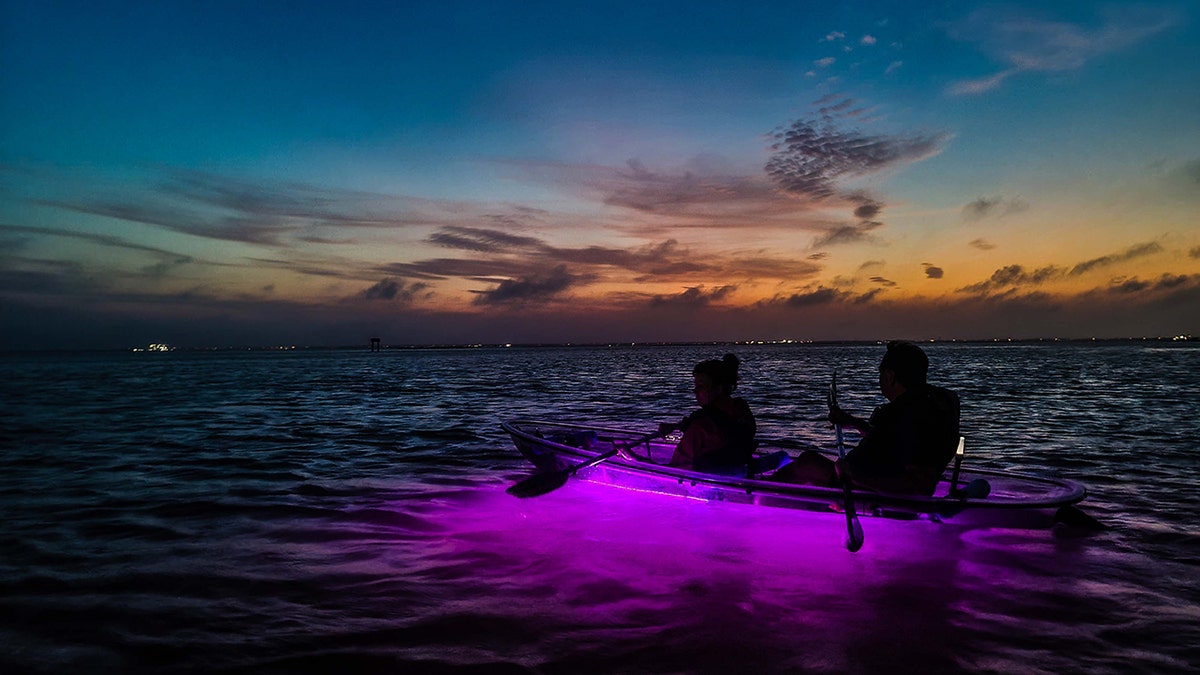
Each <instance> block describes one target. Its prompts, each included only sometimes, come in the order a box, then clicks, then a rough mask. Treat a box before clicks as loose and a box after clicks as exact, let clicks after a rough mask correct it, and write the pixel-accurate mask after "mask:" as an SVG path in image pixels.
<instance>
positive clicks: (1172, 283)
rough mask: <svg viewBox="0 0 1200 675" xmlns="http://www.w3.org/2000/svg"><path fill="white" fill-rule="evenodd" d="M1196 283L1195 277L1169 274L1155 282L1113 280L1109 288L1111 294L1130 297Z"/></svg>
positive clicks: (1131, 279)
mask: <svg viewBox="0 0 1200 675" xmlns="http://www.w3.org/2000/svg"><path fill="white" fill-rule="evenodd" d="M1195 281H1196V276H1195V275H1188V274H1171V273H1169V272H1168V273H1165V274H1163V275H1162V276H1161V277H1159V278H1158V279H1157V280H1154V281H1143V280H1141V279H1139V278H1137V277H1132V278H1128V279H1126V278H1118V279H1114V280H1113V283H1112V285H1111V286H1110V287H1109V292H1111V293H1115V294H1120V295H1130V294H1134V293H1142V292H1145V291H1164V290H1174V289H1177V288H1181V287H1187V286H1189V285H1192V284H1194V283H1195Z"/></svg>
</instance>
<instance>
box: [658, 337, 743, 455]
mask: <svg viewBox="0 0 1200 675" xmlns="http://www.w3.org/2000/svg"><path fill="white" fill-rule="evenodd" d="M740 365H741V362H740V361H739V360H738V358H737V357H736V356H734V355H733V354H726V355H725V357H724V358H723V359H720V360H717V359H710V360H707V361H701V362H700V363H697V364H696V367H695V368H693V369H692V377H693V380H694V382H695V389H694V390H693V391H694V393H695V394H696V403H699V404H700V409H699V410H697V411H696V412H694V413H692V414H691V415H688V416H687V417H685V418H683V419H682V420H681V421H679V422H675V423H670V422H665V423H663V424H661V425H659V433H660V434H662V435H666V434H669V433H671V432H672V431H675V430H682V431H683V438H682V439H681V440H680V441H679V445H678V446H677V447H676V448H675V453H674V454H673V455H672V456H671V461H670V462H669V463H668V464H669V465H670V466H674V467H679V468H684V469H692V470H693V471H703V472H705V473H716V474H722V475H730V476H743V475H745V474H746V464H747V462H749V461H750V457H751V455H752V454H753V453H754V448H755V440H754V434H755V432H756V431H757V424H756V423H755V421H754V413H752V412H751V411H750V404H748V403H746V399H743V398H734V396H733V392H734V390H735V389H737V383H738V367H739V366H740Z"/></svg>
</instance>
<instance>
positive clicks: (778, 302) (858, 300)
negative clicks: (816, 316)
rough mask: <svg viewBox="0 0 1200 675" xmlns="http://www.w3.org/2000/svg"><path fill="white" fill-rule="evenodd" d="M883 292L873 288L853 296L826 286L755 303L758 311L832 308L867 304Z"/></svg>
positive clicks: (880, 289)
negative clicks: (775, 308)
mask: <svg viewBox="0 0 1200 675" xmlns="http://www.w3.org/2000/svg"><path fill="white" fill-rule="evenodd" d="M883 292H884V289H883V288H873V289H871V290H869V291H867V292H866V293H859V294H855V293H853V292H851V291H843V290H838V289H836V288H830V287H828V286H818V287H816V288H814V289H811V290H804V291H799V292H796V293H793V294H791V295H783V296H777V297H774V298H771V299H769V300H762V301H760V302H758V303H755V307H757V308H759V309H769V308H773V307H785V308H789V309H812V308H820V307H832V306H836V305H840V304H841V305H862V304H866V303H869V302H871V301H873V300H875V299H876V298H878V297H879V295H880V294H881V293H883Z"/></svg>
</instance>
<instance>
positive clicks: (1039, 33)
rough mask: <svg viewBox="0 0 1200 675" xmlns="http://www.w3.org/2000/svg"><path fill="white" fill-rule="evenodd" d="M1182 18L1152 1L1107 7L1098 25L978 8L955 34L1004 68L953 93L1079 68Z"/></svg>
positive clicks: (959, 84) (965, 83)
mask: <svg viewBox="0 0 1200 675" xmlns="http://www.w3.org/2000/svg"><path fill="white" fill-rule="evenodd" d="M1177 22H1178V17H1177V13H1176V12H1175V11H1173V10H1171V9H1167V8H1162V7H1154V6H1147V5H1108V6H1105V7H1103V8H1102V9H1101V20H1100V24H1099V25H1098V26H1096V27H1088V26H1084V25H1080V24H1073V23H1067V22H1062V21H1050V20H1046V19H1041V18H1035V17H1033V16H1029V15H1027V14H1024V13H1021V11H1020V10H1013V9H1001V8H995V7H986V8H982V9H978V10H976V11H975V12H973V13H972V14H971V15H970V16H968V17H967V18H966V19H964V20H963V21H960V22H958V23H957V24H954V25H953V26H951V29H950V35H951V36H952V37H954V38H956V39H958V40H961V41H964V42H970V43H975V44H977V45H979V48H980V49H981V50H983V51H984V53H986V54H987V55H988V56H990V57H991V58H993V59H994V60H996V61H998V62H1000V63H1002V64H1004V67H1003V68H1002V69H1001V70H1000V71H998V72H996V73H993V74H989V75H985V76H981V77H978V78H973V79H966V80H960V81H958V82H955V83H953V84H951V85H950V87H949V88H948V90H947V91H948V92H949V93H950V94H954V95H963V94H982V93H985V92H988V91H991V90H993V89H996V88H997V87H999V86H1000V85H1001V84H1003V83H1004V81H1005V80H1006V79H1008V78H1009V77H1011V76H1013V75H1016V74H1018V73H1023V72H1063V71H1071V70H1077V69H1080V68H1083V67H1084V66H1086V65H1087V64H1088V63H1090V62H1092V61H1094V60H1096V59H1098V58H1100V57H1102V56H1105V55H1108V54H1111V53H1114V52H1117V51H1120V50H1122V49H1124V48H1126V47H1129V46H1131V45H1134V44H1137V43H1138V42H1141V41H1143V40H1145V39H1147V38H1149V37H1151V36H1153V35H1155V34H1157V33H1160V32H1162V31H1163V30H1166V29H1167V28H1170V27H1171V26H1173V25H1175V24H1176V23H1177Z"/></svg>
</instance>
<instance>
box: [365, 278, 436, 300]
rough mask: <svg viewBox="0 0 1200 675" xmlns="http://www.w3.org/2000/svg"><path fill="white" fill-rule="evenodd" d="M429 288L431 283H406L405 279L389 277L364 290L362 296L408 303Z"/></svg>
mask: <svg viewBox="0 0 1200 675" xmlns="http://www.w3.org/2000/svg"><path fill="white" fill-rule="evenodd" d="M428 288H429V284H426V283H420V282H418V283H415V284H406V283H404V281H397V280H396V279H390V278H389V279H384V280H382V281H380V282H379V283H377V284H375V285H374V286H371V287H370V288H368V289H367V290H365V291H363V292H362V297H363V298H365V299H367V300H395V301H399V302H402V303H405V304H407V303H411V302H412V301H413V300H414V299H415V298H416V297H417V294H419V293H421V292H422V291H425V290H427V289H428Z"/></svg>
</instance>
